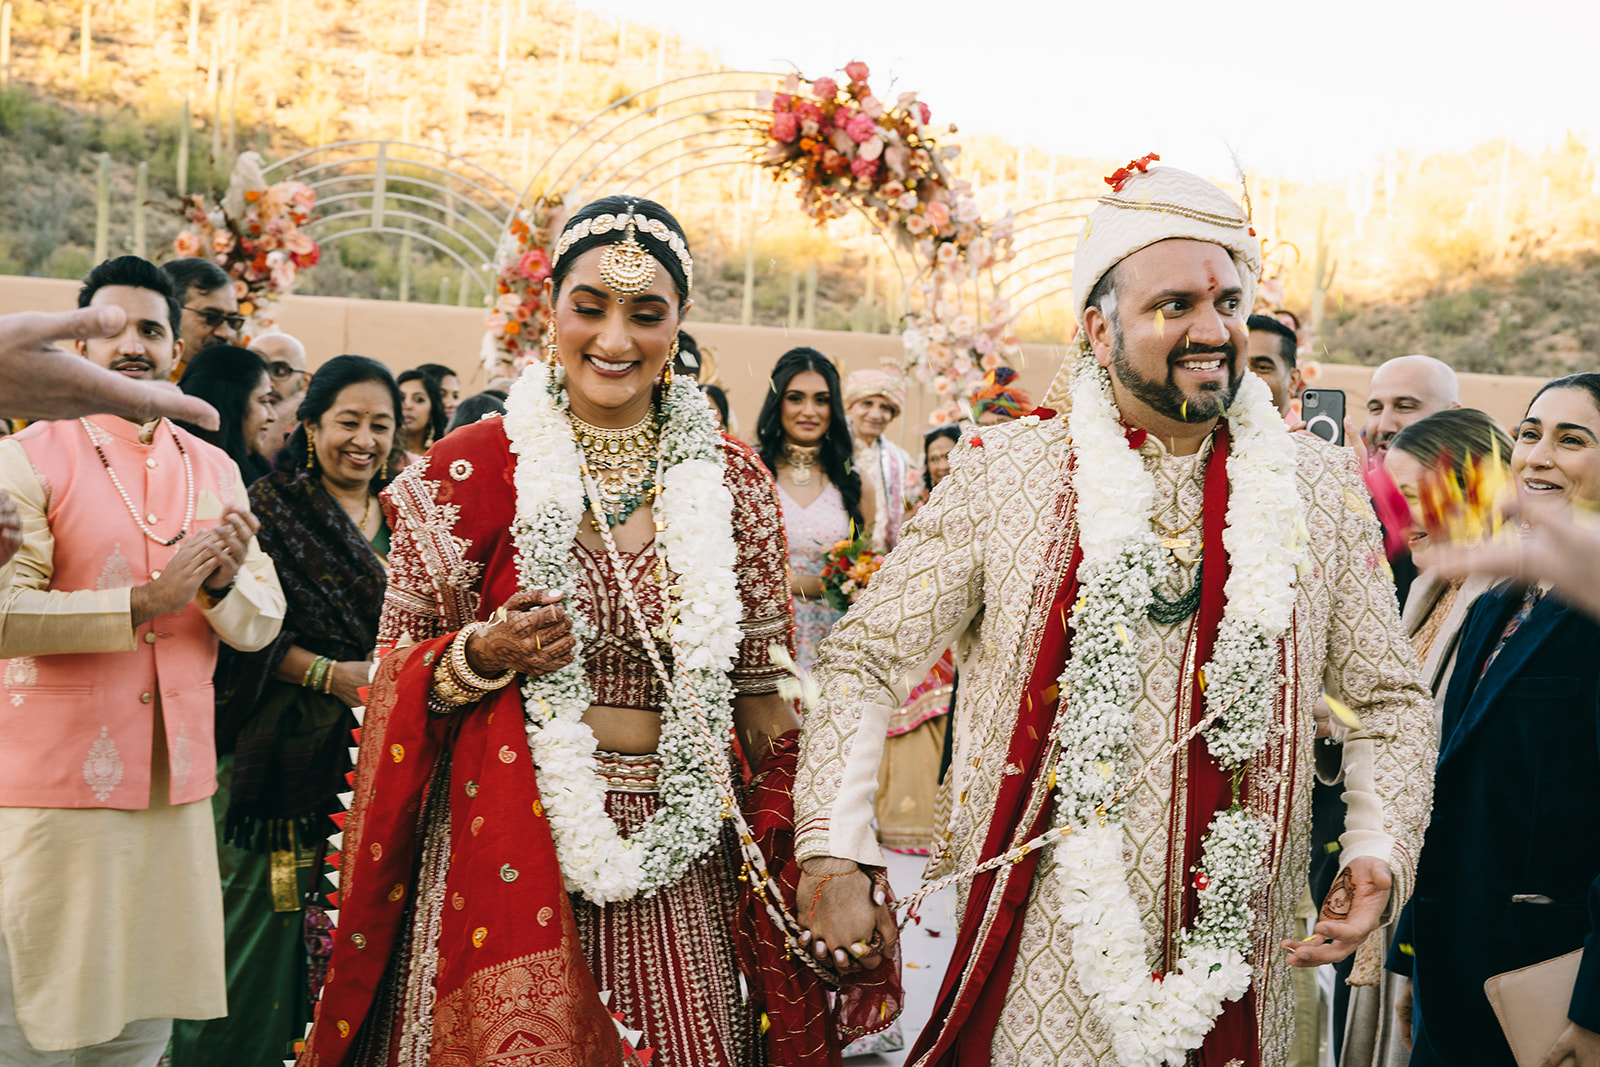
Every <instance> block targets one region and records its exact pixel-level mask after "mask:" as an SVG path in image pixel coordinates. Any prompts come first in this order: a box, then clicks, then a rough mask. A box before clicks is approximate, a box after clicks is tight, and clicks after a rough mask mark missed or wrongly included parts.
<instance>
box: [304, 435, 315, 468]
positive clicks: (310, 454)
mask: <svg viewBox="0 0 1600 1067" xmlns="http://www.w3.org/2000/svg"><path fill="white" fill-rule="evenodd" d="M316 469H317V431H316V430H312V429H308V430H306V470H308V471H310V470H316Z"/></svg>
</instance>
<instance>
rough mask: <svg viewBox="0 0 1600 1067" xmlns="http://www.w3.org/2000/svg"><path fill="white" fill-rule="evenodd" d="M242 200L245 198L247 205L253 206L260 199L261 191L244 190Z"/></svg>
mask: <svg viewBox="0 0 1600 1067" xmlns="http://www.w3.org/2000/svg"><path fill="white" fill-rule="evenodd" d="M244 198H245V200H246V201H248V202H249V203H252V204H253V203H255V202H256V201H257V200H260V199H261V190H259V189H246V190H245V191H244Z"/></svg>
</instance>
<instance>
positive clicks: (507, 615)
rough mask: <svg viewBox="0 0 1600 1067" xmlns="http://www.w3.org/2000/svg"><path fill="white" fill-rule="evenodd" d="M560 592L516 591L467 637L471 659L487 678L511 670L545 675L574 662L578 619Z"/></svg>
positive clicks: (537, 675)
mask: <svg viewBox="0 0 1600 1067" xmlns="http://www.w3.org/2000/svg"><path fill="white" fill-rule="evenodd" d="M560 599H561V594H560V593H552V592H549V591H547V590H544V589H528V590H524V591H523V592H520V593H518V594H517V595H516V596H513V597H512V598H511V599H510V600H507V601H506V602H505V604H504V605H503V606H502V607H501V608H500V610H499V611H498V612H496V613H495V618H496V619H497V620H500V621H496V622H491V623H490V624H489V625H487V626H485V627H484V628H483V629H481V630H479V631H478V632H477V633H475V634H473V635H472V637H471V638H469V639H468V640H467V665H468V666H469V667H471V668H472V669H473V670H474V671H477V672H478V673H479V674H481V675H483V676H484V677H486V678H495V677H498V676H500V675H502V674H504V673H505V672H506V671H516V672H517V673H518V674H526V675H528V676H529V677H535V678H536V677H539V676H540V675H545V674H549V673H551V672H552V671H558V670H560V669H561V668H562V667H565V666H566V665H567V664H569V663H571V662H572V654H573V651H574V650H575V649H576V647H577V645H576V642H575V641H574V640H573V637H572V623H571V621H570V620H569V619H568V618H567V613H566V612H565V611H563V610H562V608H561V605H560V604H559V603H558V601H559V600H560Z"/></svg>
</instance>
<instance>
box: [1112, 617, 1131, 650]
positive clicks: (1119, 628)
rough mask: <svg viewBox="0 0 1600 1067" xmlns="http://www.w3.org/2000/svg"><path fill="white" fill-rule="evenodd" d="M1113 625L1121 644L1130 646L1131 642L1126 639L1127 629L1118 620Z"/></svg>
mask: <svg viewBox="0 0 1600 1067" xmlns="http://www.w3.org/2000/svg"><path fill="white" fill-rule="evenodd" d="M1114 625H1115V626H1116V628H1117V636H1118V637H1120V638H1122V644H1123V646H1124V647H1132V645H1133V642H1132V641H1129V640H1128V631H1127V630H1126V629H1124V628H1123V626H1122V624H1121V623H1120V622H1119V623H1116V624H1114Z"/></svg>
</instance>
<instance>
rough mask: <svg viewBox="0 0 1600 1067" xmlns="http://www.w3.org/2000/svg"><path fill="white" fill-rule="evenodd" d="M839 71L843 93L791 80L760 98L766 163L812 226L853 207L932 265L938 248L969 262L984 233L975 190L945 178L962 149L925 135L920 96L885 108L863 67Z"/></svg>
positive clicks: (827, 83)
mask: <svg viewBox="0 0 1600 1067" xmlns="http://www.w3.org/2000/svg"><path fill="white" fill-rule="evenodd" d="M844 73H845V77H846V78H847V79H848V81H847V83H846V84H845V85H843V86H841V85H840V83H839V82H838V81H837V80H836V79H834V78H832V77H823V78H817V79H814V80H812V81H809V82H807V81H806V80H805V79H802V78H801V77H800V76H799V75H791V76H790V77H789V79H788V81H787V82H786V84H785V85H784V86H783V88H782V91H778V92H770V93H765V94H762V103H761V106H762V107H763V108H764V109H767V116H766V117H765V118H764V119H761V120H757V123H758V125H762V126H764V127H765V132H766V134H767V138H768V139H767V143H766V146H765V148H764V150H763V153H762V156H761V162H762V164H764V165H765V166H768V167H771V168H772V169H774V170H775V171H777V172H778V173H779V174H782V175H786V176H788V175H792V176H794V177H796V178H798V180H799V186H800V187H799V189H798V195H799V197H800V202H801V204H802V205H803V206H804V208H805V210H806V213H807V214H809V215H810V216H811V217H812V218H813V219H815V220H816V221H817V222H818V223H825V222H827V221H828V220H829V219H835V218H840V217H842V216H843V215H844V214H845V213H846V212H848V211H849V210H851V209H852V208H858V209H860V210H862V211H864V212H865V213H866V214H867V215H868V216H870V217H871V218H872V219H873V221H874V222H876V223H877V224H878V225H880V226H882V227H884V228H885V229H886V230H887V231H888V232H890V233H892V234H893V235H895V237H896V238H897V239H899V240H900V241H901V242H902V243H903V244H905V245H907V246H909V247H912V248H915V249H916V250H917V251H918V253H919V257H920V258H922V259H924V261H926V262H928V263H932V262H933V259H934V255H935V253H936V251H937V248H938V246H939V245H943V244H954V245H955V247H956V250H957V252H958V253H959V254H960V255H961V256H962V257H963V258H966V252H967V248H968V246H969V245H970V244H971V243H972V242H974V241H980V240H987V238H986V237H985V233H986V230H987V227H986V225H985V223H984V222H983V219H982V217H981V216H982V212H981V211H980V210H979V208H978V205H977V201H976V199H975V198H974V197H973V194H972V189H971V187H970V186H969V185H968V184H967V183H966V182H963V181H960V180H958V179H956V178H955V177H954V176H953V175H951V173H950V171H949V166H948V164H949V161H950V160H951V159H953V158H955V156H956V155H957V154H958V153H959V151H960V150H959V149H958V148H956V147H954V146H941V145H939V144H938V143H937V142H936V141H935V140H934V139H933V137H932V136H931V135H930V134H929V132H928V130H927V129H926V127H927V123H928V120H929V119H930V117H931V116H932V111H931V110H930V109H929V108H928V106H927V105H926V104H924V103H923V102H922V101H920V100H918V99H917V94H916V93H912V92H907V93H900V94H899V95H898V96H897V97H896V98H895V102H894V105H893V106H892V107H890V106H887V105H885V104H884V102H883V101H882V100H881V99H880V98H879V97H877V96H876V95H874V94H873V92H872V90H871V87H870V86H869V84H868V81H867V79H868V78H869V77H870V75H871V71H870V70H869V69H868V67H867V65H866V64H865V63H862V62H860V61H855V62H851V63H847V64H846V65H845V68H844ZM950 132H952V133H953V132H954V130H953V129H952V130H951V131H950ZM989 243H990V244H992V241H991V242H989ZM984 258H987V256H985V257H984Z"/></svg>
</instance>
